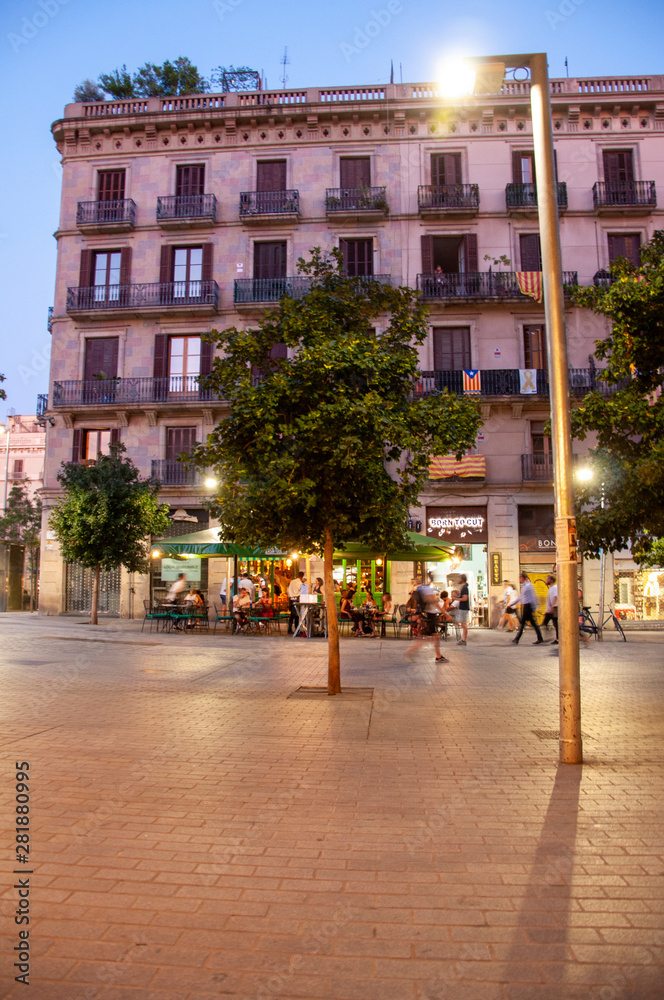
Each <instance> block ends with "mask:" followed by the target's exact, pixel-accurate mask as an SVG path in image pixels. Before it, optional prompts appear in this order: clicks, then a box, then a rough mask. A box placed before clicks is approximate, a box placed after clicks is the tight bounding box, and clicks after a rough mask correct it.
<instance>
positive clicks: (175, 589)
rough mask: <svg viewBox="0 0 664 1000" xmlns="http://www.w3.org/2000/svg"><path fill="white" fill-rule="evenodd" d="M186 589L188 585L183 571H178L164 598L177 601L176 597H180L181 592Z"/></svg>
mask: <svg viewBox="0 0 664 1000" xmlns="http://www.w3.org/2000/svg"><path fill="white" fill-rule="evenodd" d="M188 589H189V587H188V586H187V578H186V576H185V575H184V573H180V574H179V575H178V578H177V580H174V581H173V583H172V584H171V586H170V588H169V591H168V593H167V594H166V600H167V601H173V602H175V601H177V599H178V597H180V595H181V594H182V592H183V591H185V590H188Z"/></svg>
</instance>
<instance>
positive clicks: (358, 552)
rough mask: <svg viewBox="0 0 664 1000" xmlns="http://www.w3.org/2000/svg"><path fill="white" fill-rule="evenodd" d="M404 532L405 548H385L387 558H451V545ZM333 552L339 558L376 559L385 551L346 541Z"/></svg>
mask: <svg viewBox="0 0 664 1000" xmlns="http://www.w3.org/2000/svg"><path fill="white" fill-rule="evenodd" d="M406 534H407V535H408V539H409V541H410V545H409V546H408V548H407V549H388V550H387V558H388V559H391V560H392V561H393V562H414V561H415V560H420V559H421V560H423V561H425V562H444V561H445V560H447V559H451V558H452V555H453V553H454V546H453V545H444V544H442V543H441V542H439V541H438V540H437V539H434V538H427V536H426V535H419V534H418V533H417V532H416V531H407V532H406ZM334 554H335V556H336V557H337V558H340V559H348V558H350V559H376V558H384V557H385V555H386V553H385V552H380V551H378V550H377V549H372V548H370V547H369V546H368V545H361V544H360V543H359V542H348V543H347V544H346V545H344V546H343V551H339V552H335V553H334Z"/></svg>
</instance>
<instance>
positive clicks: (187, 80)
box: [74, 56, 210, 101]
mask: <svg viewBox="0 0 664 1000" xmlns="http://www.w3.org/2000/svg"><path fill="white" fill-rule="evenodd" d="M209 89H210V86H209V84H208V81H207V80H206V79H205V77H202V76H201V75H200V73H199V72H198V69H197V68H196V67H195V66H194V65H193V64H192V62H191V60H189V59H187V58H186V57H185V56H178V58H177V59H176V60H175V61H174V62H170V60H168V59H167V60H166V62H164V63H163V65H161V66H159V65H157V64H156V63H146V64H145V66H141V68H140V69H139V70H137V72H136V73H134V75H133V76H132V75H131V73H130V72H129V70H128V69H127V67H126V65H123V66H122V67H121V69H114V70H113V72H112V73H101V74H100V75H99V78H98V81H97V83H94V81H92V80H84V81H83V83H80V84H79V85H78V87H76V89H75V90H74V100H75V101H103V100H107V99H108V98H112V99H114V100H120V101H121V100H126V99H131V98H133V97H171V96H174V95H176V94H203V93H206V92H207V91H208V90H209Z"/></svg>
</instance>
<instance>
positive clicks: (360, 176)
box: [339, 156, 371, 188]
mask: <svg viewBox="0 0 664 1000" xmlns="http://www.w3.org/2000/svg"><path fill="white" fill-rule="evenodd" d="M339 183H340V187H342V188H362V187H371V159H370V158H369V157H368V156H344V157H342V159H341V160H339Z"/></svg>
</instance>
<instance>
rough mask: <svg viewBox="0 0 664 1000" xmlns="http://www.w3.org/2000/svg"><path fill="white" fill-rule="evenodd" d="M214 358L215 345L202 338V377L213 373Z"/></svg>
mask: <svg viewBox="0 0 664 1000" xmlns="http://www.w3.org/2000/svg"><path fill="white" fill-rule="evenodd" d="M213 358H214V344H213V343H212V341H210V340H206V339H205V338H201V371H200V373H201V375H209V374H210V372H211V371H212V359H213Z"/></svg>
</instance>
